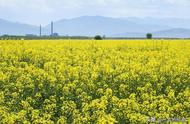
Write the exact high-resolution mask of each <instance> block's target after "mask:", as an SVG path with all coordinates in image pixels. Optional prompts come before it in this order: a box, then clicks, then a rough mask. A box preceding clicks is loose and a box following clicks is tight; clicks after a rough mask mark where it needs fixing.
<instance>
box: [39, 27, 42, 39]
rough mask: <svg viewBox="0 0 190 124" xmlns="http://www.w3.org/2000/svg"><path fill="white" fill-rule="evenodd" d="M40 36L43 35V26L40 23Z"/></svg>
mask: <svg viewBox="0 0 190 124" xmlns="http://www.w3.org/2000/svg"><path fill="white" fill-rule="evenodd" d="M39 36H40V37H41V36H42V26H41V25H40V34H39Z"/></svg>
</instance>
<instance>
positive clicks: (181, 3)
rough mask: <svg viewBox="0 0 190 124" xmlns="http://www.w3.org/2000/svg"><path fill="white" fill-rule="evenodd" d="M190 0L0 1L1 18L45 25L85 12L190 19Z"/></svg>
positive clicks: (84, 13) (86, 13)
mask: <svg viewBox="0 0 190 124" xmlns="http://www.w3.org/2000/svg"><path fill="white" fill-rule="evenodd" d="M189 12H190V0H0V18H3V19H7V20H11V21H18V22H24V23H28V24H34V25H39V24H40V23H41V24H43V25H45V24H47V23H49V22H50V21H51V20H53V21H55V20H59V19H63V18H73V17H78V16H84V15H91V16H94V15H101V16H108V17H158V18H162V17H178V18H190V17H189Z"/></svg>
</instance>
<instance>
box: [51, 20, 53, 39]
mask: <svg viewBox="0 0 190 124" xmlns="http://www.w3.org/2000/svg"><path fill="white" fill-rule="evenodd" d="M51 36H53V22H51Z"/></svg>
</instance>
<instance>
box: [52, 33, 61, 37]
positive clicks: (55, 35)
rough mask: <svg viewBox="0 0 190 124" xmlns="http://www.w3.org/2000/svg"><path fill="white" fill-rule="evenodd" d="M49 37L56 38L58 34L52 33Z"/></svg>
mask: <svg viewBox="0 0 190 124" xmlns="http://www.w3.org/2000/svg"><path fill="white" fill-rule="evenodd" d="M50 36H52V37H58V36H59V34H58V33H53V34H51V35H50Z"/></svg>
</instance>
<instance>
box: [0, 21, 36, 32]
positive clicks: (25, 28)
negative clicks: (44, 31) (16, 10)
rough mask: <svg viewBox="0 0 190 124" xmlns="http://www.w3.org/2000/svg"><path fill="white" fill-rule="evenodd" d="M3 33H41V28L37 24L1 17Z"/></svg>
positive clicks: (0, 28)
mask: <svg viewBox="0 0 190 124" xmlns="http://www.w3.org/2000/svg"><path fill="white" fill-rule="evenodd" d="M3 34H11V35H25V34H39V29H38V27H37V26H32V25H28V24H22V23H17V22H10V21H7V20H3V19H0V35H3Z"/></svg>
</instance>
